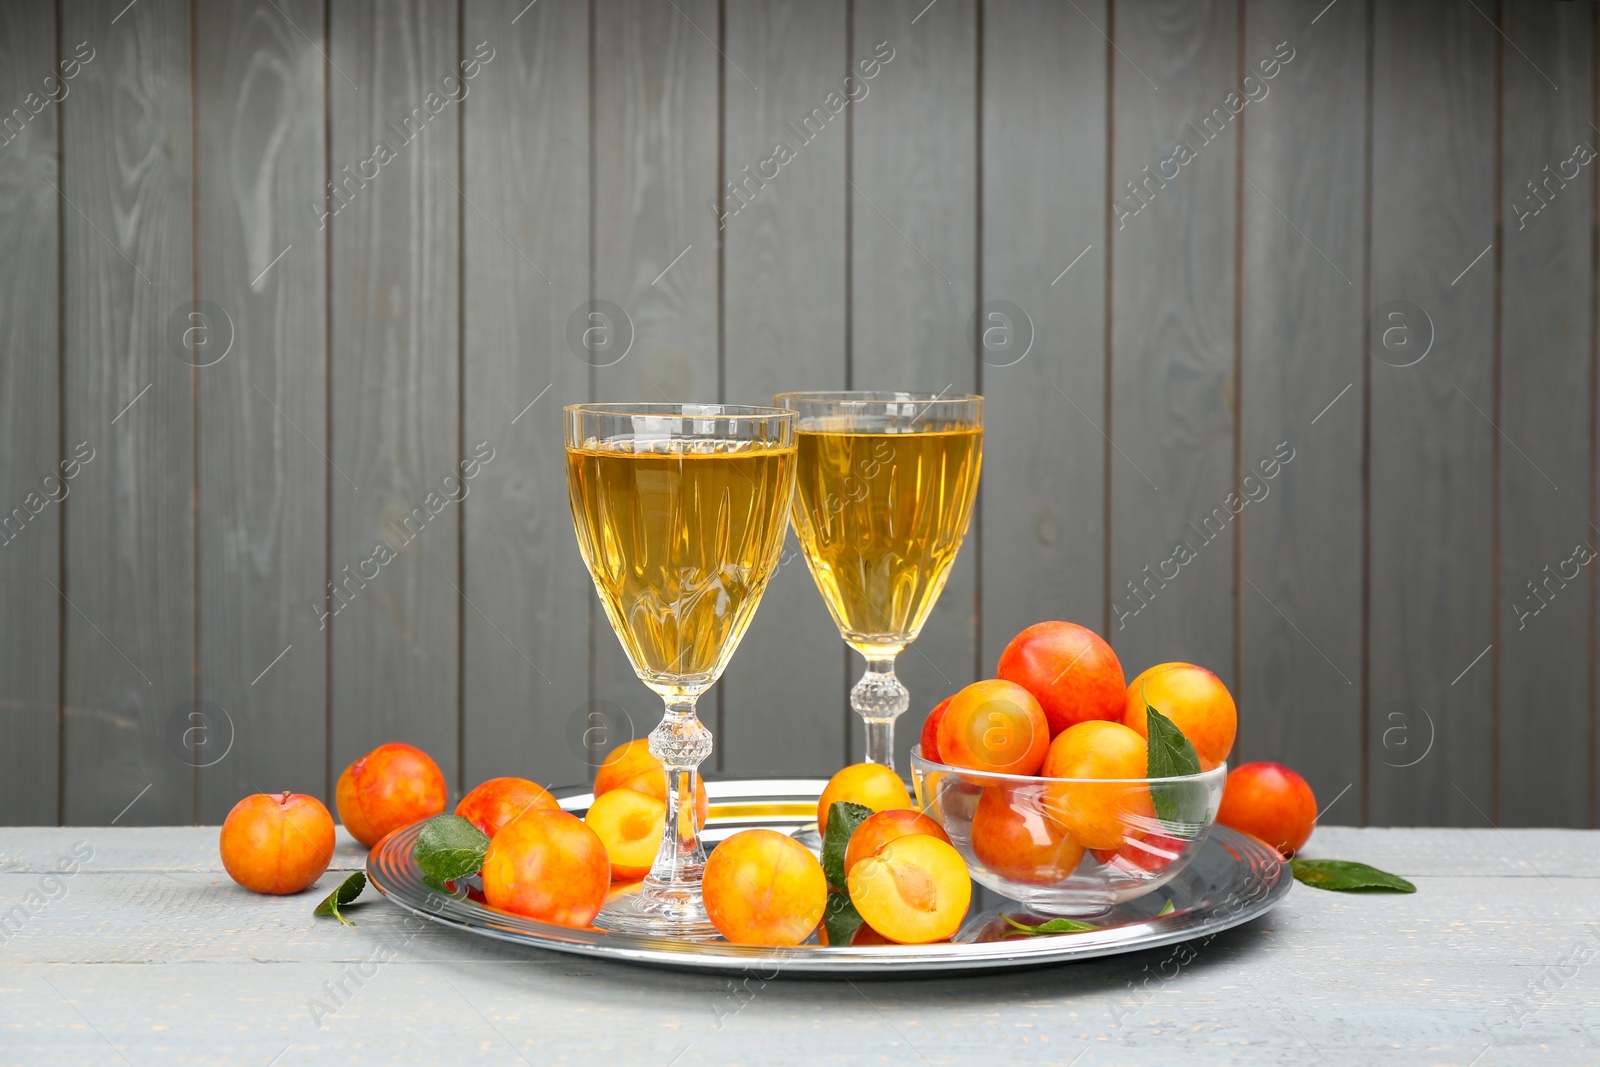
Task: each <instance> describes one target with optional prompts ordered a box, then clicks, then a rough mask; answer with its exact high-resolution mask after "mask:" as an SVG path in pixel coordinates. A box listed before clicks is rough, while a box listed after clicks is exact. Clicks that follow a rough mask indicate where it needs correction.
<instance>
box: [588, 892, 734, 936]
mask: <svg viewBox="0 0 1600 1067" xmlns="http://www.w3.org/2000/svg"><path fill="white" fill-rule="evenodd" d="M594 925H595V926H598V927H600V928H601V929H602V930H612V931H616V932H618V933H626V934H642V935H644V936H646V937H665V938H671V939H672V940H675V941H710V940H713V939H714V938H718V937H721V936H722V935H721V934H719V933H717V928H716V927H715V926H712V925H711V920H710V919H709V918H707V916H706V909H705V906H704V905H703V904H701V903H700V894H699V892H698V891H696V892H695V893H694V895H693V896H692V897H686V898H683V899H680V900H674V901H671V902H670V903H668V902H657V901H652V900H649V899H647V898H646V897H645V896H643V895H642V894H641V893H640V892H639V885H638V883H635V884H634V885H633V886H630V887H629V888H628V889H627V890H624V891H623V892H620V893H614V894H613V895H612V896H611V898H610V899H609V900H607V901H606V903H605V907H603V908H601V909H600V914H599V915H596V916H595V919H594Z"/></svg>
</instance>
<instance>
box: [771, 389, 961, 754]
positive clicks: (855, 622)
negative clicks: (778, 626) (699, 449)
mask: <svg viewBox="0 0 1600 1067" xmlns="http://www.w3.org/2000/svg"><path fill="white" fill-rule="evenodd" d="M773 402H774V403H776V404H779V405H781V406H783V407H786V408H792V409H794V411H796V412H797V413H798V414H799V417H800V422H799V426H798V428H797V432H796V435H795V436H796V439H797V441H798V444H799V452H798V457H797V460H796V467H797V474H796V478H795V495H794V506H793V508H792V517H793V520H794V530H795V534H796V535H797V536H798V537H799V539H800V545H801V548H802V549H803V550H804V552H805V556H806V563H807V564H808V565H809V566H810V568H811V576H812V577H813V578H814V579H816V582H817V588H818V589H819V590H820V591H821V592H822V600H823V602H824V603H825V604H827V606H828V611H829V613H830V614H832V615H833V621H834V623H835V624H836V625H837V626H838V627H839V633H840V635H841V636H842V637H843V638H844V640H845V643H846V644H848V645H849V646H850V647H851V648H853V649H855V650H856V651H857V652H859V653H861V655H862V656H864V657H865V658H866V661H867V669H866V673H865V674H863V675H862V676H861V680H860V681H858V682H857V683H856V684H855V688H853V689H851V690H850V706H851V707H852V708H854V709H855V711H856V713H857V714H858V715H860V716H861V718H862V719H863V720H864V721H865V723H866V733H867V748H866V751H867V761H868V762H869V763H881V764H883V765H884V766H885V767H889V768H891V769H893V767H894V720H895V719H896V718H898V717H899V716H900V715H901V714H902V713H903V712H904V711H905V710H906V709H907V708H908V707H910V705H911V694H910V693H909V692H907V691H906V687H905V686H904V685H903V684H902V683H901V682H900V679H898V678H897V677H895V673H894V661H895V657H896V656H897V655H899V654H900V652H901V651H902V650H903V649H904V648H905V647H906V646H907V645H909V644H911V642H913V641H915V640H916V639H917V634H918V633H920V632H921V630H922V625H923V623H924V622H926V621H927V618H928V613H929V612H930V611H932V610H933V605H934V603H935V602H937V601H938V599H939V594H940V593H941V592H943V591H944V583H945V580H946V579H947V578H949V576H950V566H951V564H952V563H954V562H955V558H956V552H957V551H958V550H959V549H960V548H961V541H962V538H964V537H965V536H966V533H967V524H968V522H969V521H970V520H971V518H972V504H973V501H974V500H975V499H976V497H977V494H978V471H979V468H980V467H981V466H982V462H983V397H981V396H960V395H958V396H951V395H946V394H942V393H941V394H933V393H900V392H817V393H813V392H799V393H779V394H778V395H777V396H776V397H775V398H774V399H773Z"/></svg>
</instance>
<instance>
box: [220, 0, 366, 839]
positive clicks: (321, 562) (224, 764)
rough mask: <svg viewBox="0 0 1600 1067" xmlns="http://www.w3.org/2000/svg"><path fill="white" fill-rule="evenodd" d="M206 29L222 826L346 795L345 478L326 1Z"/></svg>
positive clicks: (235, 7) (243, 15)
mask: <svg viewBox="0 0 1600 1067" xmlns="http://www.w3.org/2000/svg"><path fill="white" fill-rule="evenodd" d="M195 19H196V23H195V32H196V34H197V35H198V37H199V39H200V40H203V41H206V42H208V45H207V47H204V48H200V49H198V50H197V51H196V53H195V55H196V58H197V62H198V63H199V74H198V78H199V84H200V86H201V92H200V94H199V97H198V98H197V99H196V101H195V107H196V118H195V123H196V131H197V132H196V137H197V143H196V146H195V151H196V153H197V160H198V171H199V173H200V175H201V176H202V177H201V180H200V182H199V183H198V184H197V185H196V187H195V193H196V196H197V197H198V203H197V205H196V219H197V221H196V225H197V227H198V231H199V235H200V239H199V241H198V242H197V243H196V254H197V256H198V257H199V262H198V267H199V269H198V278H199V286H198V290H197V291H198V295H199V300H200V301H201V304H200V309H199V310H200V312H201V314H202V315H204V316H206V317H205V318H204V319H202V320H199V322H200V323H204V327H203V328H205V329H206V330H208V331H209V332H208V333H207V334H204V335H201V336H204V337H205V347H204V348H203V349H202V350H201V355H200V357H199V361H200V362H201V363H203V364H205V365H204V366H202V367H201V369H200V371H199V373H198V381H199V389H200V412H201V414H200V422H199V426H198V433H199V450H198V454H199V457H200V459H199V464H200V466H199V479H200V494H199V508H200V527H199V531H200V532H199V536H200V545H199V552H200V604H201V609H200V610H201V618H202V619H203V620H204V626H203V628H202V630H201V635H200V658H199V664H200V701H201V703H200V704H199V705H198V707H196V708H195V709H193V710H194V711H195V712H196V713H197V714H198V716H199V718H196V719H195V720H193V722H194V726H195V728H196V729H197V733H196V734H195V736H194V740H195V742H196V744H195V751H196V754H195V762H196V763H198V764H200V766H201V767H202V770H201V774H200V810H199V816H198V817H199V818H200V819H202V820H204V821H207V822H220V821H221V820H222V819H223V818H224V817H225V816H226V815H227V813H228V811H229V810H230V809H231V808H232V807H233V805H234V804H235V803H236V802H237V801H238V800H239V798H240V797H241V796H244V795H245V794H247V793H250V792H255V791H261V790H266V791H268V792H275V791H279V790H283V789H292V790H294V791H296V792H304V793H311V794H313V795H323V799H324V800H327V801H329V802H331V801H332V797H331V796H328V795H325V794H324V787H325V785H326V782H325V781H324V764H325V757H326V733H327V730H326V727H327V711H328V708H327V690H326V681H327V675H326V666H327V642H326V641H325V640H324V634H323V632H322V630H321V628H320V625H319V622H318V619H319V617H320V611H319V610H318V608H319V606H320V605H321V604H322V601H323V596H324V592H323V585H324V582H326V580H327V579H326V573H325V572H326V567H327V489H328V484H327V482H328V479H329V478H337V477H338V476H337V475H336V474H334V473H333V472H332V471H331V470H329V469H328V465H327V462H326V461H325V460H324V459H323V457H322V454H321V452H320V451H319V450H321V449H323V448H324V444H323V442H325V441H326V440H327V424H326V418H327V407H328V398H327V388H326V387H327V381H328V373H327V372H328V368H327V326H328V320H327V313H328V309H327V299H328V294H327V246H326V244H325V238H326V236H327V234H326V231H325V230H323V229H321V228H320V227H319V225H318V222H317V215H316V214H315V213H314V212H313V210H312V209H311V208H310V207H309V206H308V201H309V200H310V199H311V197H313V196H315V195H316V193H317V191H318V190H319V189H320V188H321V187H322V184H323V182H324V180H325V179H324V170H325V167H326V159H325V157H324V153H323V145H324V135H325V132H326V131H325V129H324V126H323V102H324V91H325V88H326V87H325V85H324V84H323V72H324V64H323V59H322V56H321V55H320V54H319V53H318V51H317V48H315V47H312V46H311V45H310V44H308V43H307V42H306V40H305V39H304V38H302V37H301V36H300V29H299V28H304V30H305V32H307V33H315V34H316V39H317V40H319V41H320V38H321V31H322V26H323V11H322V4H321V2H320V0H294V2H291V0H270V2H269V0H236V2H234V3H230V4H205V5H201V6H200V7H198V8H196V11H195ZM318 47H321V45H320V44H319V45H318ZM280 256H281V257H282V258H281V259H280V258H278V257H280ZM213 309H220V310H221V315H220V316H218V315H217V314H216V313H215V311H214V310H213ZM212 320H215V321H212ZM230 346H231V347H230ZM213 360H218V361H219V362H212V361H213ZM302 432H303V433H304V434H306V435H307V436H309V437H310V439H311V440H310V441H307V440H306V438H305V437H302V436H301V433H302ZM313 442H315V443H314V444H313ZM279 657H281V658H279ZM202 740H203V741H204V744H203V745H202V744H200V742H201V741H202ZM230 746H231V747H230Z"/></svg>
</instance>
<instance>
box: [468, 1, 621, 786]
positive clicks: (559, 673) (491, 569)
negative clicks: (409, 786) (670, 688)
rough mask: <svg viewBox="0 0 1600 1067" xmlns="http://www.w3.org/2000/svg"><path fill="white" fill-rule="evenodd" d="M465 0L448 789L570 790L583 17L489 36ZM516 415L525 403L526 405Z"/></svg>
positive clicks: (572, 11)
mask: <svg viewBox="0 0 1600 1067" xmlns="http://www.w3.org/2000/svg"><path fill="white" fill-rule="evenodd" d="M506 17H507V16H506V12H505V9H504V5H502V4H498V3H488V2H475V3H470V4H468V6H467V9H466V11H465V31H464V32H465V38H464V41H463V44H464V46H465V48H466V50H467V52H468V53H469V54H470V53H471V51H472V50H473V49H474V48H475V47H476V46H477V45H478V44H479V43H480V42H487V43H488V44H489V45H490V47H492V48H494V50H495V58H494V60H493V61H492V62H491V63H490V64H489V65H488V66H487V67H485V68H484V70H483V71H482V73H481V74H480V75H479V76H478V77H477V78H475V79H473V80H472V82H471V94H472V95H471V102H470V103H469V104H468V105H467V107H466V110H465V112H464V115H465V122H466V130H465V143H464V152H465V165H464V167H463V179H464V184H463V185H462V187H461V189H462V193H463V195H464V196H465V197H466V199H467V201H468V203H467V205H466V206H465V207H464V208H463V209H462V211H463V216H462V219H463V225H464V226H465V238H464V241H465V246H464V252H463V255H464V257H465V263H464V266H463V270H464V277H465V282H464V293H463V299H464V300H465V301H466V302H467V303H466V331H465V335H464V344H465V346H466V349H465V355H464V357H463V358H464V360H465V363H466V371H465V375H466V377H465V389H466V394H465V418H466V430H465V440H466V441H467V443H468V444H469V446H470V445H472V444H475V443H477V442H478V441H488V442H490V444H491V445H492V446H493V447H494V448H495V449H496V451H497V456H496V459H495V461H494V462H493V463H491V464H489V465H488V466H486V467H485V468H483V472H482V474H480V475H479V477H478V478H477V479H476V480H475V481H474V482H473V485H472V496H471V498H470V499H469V500H468V501H467V503H466V506H465V516H466V526H465V530H464V538H465V540H464V542H463V546H462V553H463V556H464V559H465V567H466V585H465V586H464V592H465V595H466V596H467V598H468V600H469V603H468V606H467V609H466V611H465V612H464V613H463V615H462V623H463V626H464V627H465V634H464V640H463V647H464V652H465V660H464V662H463V664H462V669H463V671H464V674H465V678H464V685H465V689H464V704H463V708H462V716H463V720H464V746H465V748H464V751H463V757H462V758H463V761H464V766H465V768H466V773H465V778H464V780H463V782H462V788H471V787H472V786H473V785H475V784H477V783H478V782H480V781H483V780H484V779H486V778H491V777H495V776H498V775H510V774H514V775H518V776H521V777H528V778H534V779H536V780H538V781H540V782H542V783H544V784H546V785H551V784H563V783H577V782H583V781H587V780H588V774H589V771H588V767H587V764H588V759H587V758H586V753H587V748H586V746H585V744H584V740H583V739H584V731H585V730H587V729H588V728H589V727H590V726H591V725H596V726H598V725H600V724H599V723H598V722H595V723H591V722H590V721H589V720H588V718H587V712H588V711H589V710H592V709H589V708H587V706H586V705H587V703H588V699H589V632H588V618H589V615H588V606H589V604H590V602H592V601H593V599H594V586H593V585H592V583H591V582H590V581H589V578H588V575H587V574H586V573H585V571H584V567H583V561H582V559H581V558H580V557H579V556H578V553H577V550H576V545H575V544H574V541H573V534H572V519H571V517H570V514H569V512H568V510H567V488H566V466H565V462H564V460H563V453H562V440H563V437H562V434H563V425H562V419H561V407H562V405H563V404H568V403H573V402H576V401H581V400H585V399H587V398H588V395H589V368H588V364H586V363H585V362H583V361H582V360H580V359H579V358H577V356H576V355H575V354H574V353H573V352H572V351H570V350H569V348H568V345H567V322H568V319H569V317H570V316H571V315H572V314H573V313H574V311H575V310H576V309H578V307H579V305H580V304H582V303H584V302H585V301H586V300H587V299H588V297H589V50H588V48H587V46H586V45H584V42H586V41H587V40H588V34H589V11H588V6H587V4H584V3H581V2H572V0H560V2H556V3H542V4H539V5H537V6H535V7H533V8H530V9H529V10H527V11H526V12H524V13H523V14H522V15H521V17H520V18H518V19H517V21H516V23H515V24H514V25H512V26H511V27H510V28H509V29H507V28H506V25H505V20H506ZM530 403H531V404H532V406H531V407H529V406H528V405H529V404H530Z"/></svg>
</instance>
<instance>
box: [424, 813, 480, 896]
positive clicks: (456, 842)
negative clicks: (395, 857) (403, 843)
mask: <svg viewBox="0 0 1600 1067" xmlns="http://www.w3.org/2000/svg"><path fill="white" fill-rule="evenodd" d="M488 851H489V835H487V834H485V833H484V832H483V831H482V830H480V829H478V828H477V827H476V826H474V825H472V823H470V822H469V821H467V820H466V819H463V818H462V817H461V816H459V815H436V816H434V817H433V818H431V819H429V820H428V821H427V822H426V823H425V824H423V827H422V832H421V833H419V834H418V835H417V844H416V847H415V848H414V849H413V850H412V852H411V857H412V859H414V860H416V863H417V867H418V868H420V869H421V871H422V873H423V874H425V875H427V876H428V877H429V878H432V879H433V880H434V881H436V882H450V881H454V880H455V879H457V878H464V877H466V876H467V875H469V874H476V873H477V872H478V871H481V870H483V857H484V856H485V854H487V853H488Z"/></svg>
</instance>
